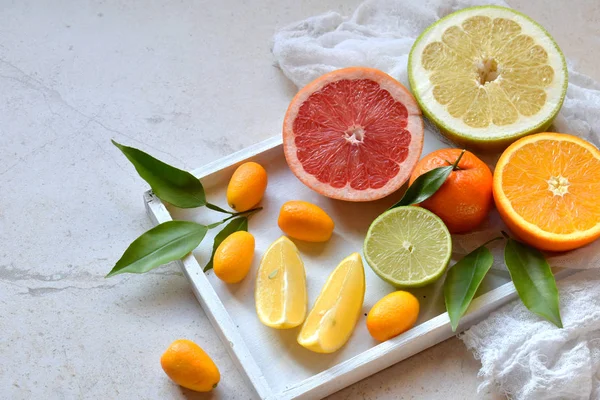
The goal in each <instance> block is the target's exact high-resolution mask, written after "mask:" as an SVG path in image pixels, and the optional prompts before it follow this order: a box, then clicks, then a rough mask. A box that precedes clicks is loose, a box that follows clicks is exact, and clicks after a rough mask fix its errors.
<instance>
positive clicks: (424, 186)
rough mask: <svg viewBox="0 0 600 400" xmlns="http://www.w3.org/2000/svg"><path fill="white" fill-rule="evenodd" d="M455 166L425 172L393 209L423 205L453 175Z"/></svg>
mask: <svg viewBox="0 0 600 400" xmlns="http://www.w3.org/2000/svg"><path fill="white" fill-rule="evenodd" d="M452 169H453V166H452V165H449V166H447V167H438V168H434V169H432V170H431V171H427V172H425V173H424V174H423V175H420V176H419V177H418V178H417V179H415V181H414V182H413V183H412V185H410V186H409V187H408V189H406V192H405V193H404V196H402V198H401V199H400V201H399V202H397V203H396V204H394V205H393V206H392V207H391V208H396V207H400V206H410V205H412V204H418V203H421V202H423V201H425V200H427V199H428V198H430V197H431V196H433V194H434V193H435V192H437V191H438V189H439V188H440V187H441V186H442V185H443V184H444V182H446V179H447V178H448V176H450V173H452Z"/></svg>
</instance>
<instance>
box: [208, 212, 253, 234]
mask: <svg viewBox="0 0 600 400" xmlns="http://www.w3.org/2000/svg"><path fill="white" fill-rule="evenodd" d="M262 209H263V208H262V207H256V208H253V209H251V210H248V211H242V212H239V213H235V214H232V215H230V216H229V217H227V218H225V219H224V220H221V221H218V222H214V223H212V224H210V225H208V229H214V228H216V227H217V226H219V225H221V224H224V223H225V222H227V221H229V220H230V219H233V218H235V217H239V216H244V217H249V216H251V215H252V214H254V213H257V212H259V211H260V210H262Z"/></svg>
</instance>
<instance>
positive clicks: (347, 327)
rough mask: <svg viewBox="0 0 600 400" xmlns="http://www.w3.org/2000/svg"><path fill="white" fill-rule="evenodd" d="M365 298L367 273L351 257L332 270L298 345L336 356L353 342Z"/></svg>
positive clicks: (305, 324) (358, 262)
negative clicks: (351, 337)
mask: <svg viewBox="0 0 600 400" xmlns="http://www.w3.org/2000/svg"><path fill="white" fill-rule="evenodd" d="M364 297H365V270H364V268H363V263H362V259H361V258H360V254H358V253H352V254H351V255H349V256H348V257H346V258H344V259H343V260H342V262H340V264H339V265H338V266H337V267H336V268H335V270H333V272H332V273H331V275H329V278H328V279H327V282H326V283H325V286H324V287H323V289H322V290H321V294H319V297H318V298H317V301H316V302H315V305H314V307H313V308H312V310H311V311H310V313H309V314H308V317H307V318H306V322H305V323H304V325H303V326H302V330H301V331H300V334H299V335H298V343H299V344H300V345H301V346H304V347H306V348H307V349H308V350H312V351H314V352H317V353H333V352H334V351H337V350H339V349H340V348H341V347H342V346H343V345H344V344H345V343H346V342H347V341H348V339H349V338H350V335H351V334H352V331H353V330H354V327H355V326H356V322H357V321H358V317H359V315H360V311H361V309H362V305H363V299H364Z"/></svg>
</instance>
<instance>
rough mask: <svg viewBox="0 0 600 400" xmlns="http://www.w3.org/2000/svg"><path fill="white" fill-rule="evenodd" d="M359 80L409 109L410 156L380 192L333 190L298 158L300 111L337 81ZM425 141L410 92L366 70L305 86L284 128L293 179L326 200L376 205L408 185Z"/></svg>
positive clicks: (332, 75)
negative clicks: (297, 118) (296, 131)
mask: <svg viewBox="0 0 600 400" xmlns="http://www.w3.org/2000/svg"><path fill="white" fill-rule="evenodd" d="M358 79H370V80H373V81H375V82H377V83H378V84H379V85H380V86H381V88H382V89H384V90H387V91H388V92H389V93H390V94H391V95H392V97H393V98H394V99H395V100H396V101H400V102H401V103H403V104H404V106H405V107H406V109H407V111H408V117H407V123H408V124H407V126H406V128H405V129H406V130H407V131H409V132H410V134H411V142H410V144H409V147H408V156H407V158H406V159H405V160H404V161H403V162H402V166H401V168H400V171H399V173H398V174H397V175H396V176H395V177H393V178H392V179H390V180H389V181H388V182H387V183H386V184H385V185H384V186H383V187H381V188H378V189H364V190H357V189H353V188H352V187H350V183H349V182H348V183H347V184H346V186H344V187H342V188H332V187H331V186H330V185H329V184H328V183H323V182H320V181H319V180H318V179H317V178H316V177H315V176H313V175H311V174H309V173H307V172H306V171H304V168H303V166H302V163H301V162H300V160H299V159H298V157H297V147H296V144H295V136H294V129H293V124H294V120H295V116H297V115H298V111H299V109H300V107H301V106H302V104H303V103H304V102H305V101H306V100H307V99H308V98H309V97H310V96H311V95H312V94H313V93H315V92H318V91H319V90H320V89H322V88H323V87H325V86H326V85H328V84H330V83H332V82H335V81H338V80H358ZM292 116H293V117H292ZM423 137H424V127H423V119H422V114H421V110H420V108H419V106H418V105H417V102H416V100H415V98H414V97H413V96H412V94H411V93H410V92H409V91H408V89H406V88H405V87H404V86H403V85H402V84H401V83H400V82H398V81H396V80H395V79H394V78H392V77H391V76H389V75H388V74H386V73H385V72H382V71H380V70H377V69H374V68H365V67H350V68H343V69H339V70H335V71H333V72H330V73H327V74H325V75H323V76H321V77H320V78H317V79H316V80H314V81H313V82H311V83H309V84H308V85H306V86H305V87H304V88H303V89H301V90H300V91H299V92H298V93H297V94H296V96H295V97H294V98H293V99H292V101H291V103H290V106H289V107H288V110H287V112H286V115H285V118H284V124H283V149H284V155H285V158H286V161H287V163H288V166H289V167H290V169H291V170H292V172H293V173H294V175H296V177H297V178H298V179H299V180H300V181H301V182H302V183H304V184H305V185H306V186H308V187H309V188H311V189H313V190H315V191H316V192H318V193H320V194H322V195H324V196H327V197H330V198H333V199H338V200H347V201H354V202H363V201H373V200H377V199H380V198H383V197H385V196H388V195H390V194H391V193H393V192H395V191H396V190H398V189H399V188H400V187H401V186H402V185H403V184H404V183H405V182H406V181H408V179H409V177H410V175H411V174H412V171H413V170H414V168H415V167H416V164H417V161H418V160H419V158H420V156H421V152H422V150H423Z"/></svg>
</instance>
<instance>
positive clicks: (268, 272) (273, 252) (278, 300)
mask: <svg viewBox="0 0 600 400" xmlns="http://www.w3.org/2000/svg"><path fill="white" fill-rule="evenodd" d="M254 298H255V302H256V313H257V314H258V319H260V322H262V323H263V324H265V325H266V326H270V327H271V328H276V329H287V328H294V327H296V326H298V325H300V324H301V323H302V322H304V318H305V317H306V308H307V302H308V300H307V294H306V273H305V271H304V263H303V262H302V259H301V258H300V253H299V252H298V248H297V247H296V245H295V244H294V242H292V241H291V240H290V239H288V238H287V237H285V236H282V237H280V238H279V239H277V240H276V241H274V242H273V243H272V244H271V246H269V248H268V249H267V251H266V252H265V254H264V256H263V258H262V260H261V262H260V267H259V268H258V276H257V278H256V289H255V293H254Z"/></svg>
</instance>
